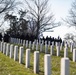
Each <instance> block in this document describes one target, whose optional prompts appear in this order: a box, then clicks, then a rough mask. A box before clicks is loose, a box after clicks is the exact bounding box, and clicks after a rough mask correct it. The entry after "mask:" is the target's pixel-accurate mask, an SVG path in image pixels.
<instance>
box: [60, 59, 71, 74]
mask: <svg viewBox="0 0 76 75" xmlns="http://www.w3.org/2000/svg"><path fill="white" fill-rule="evenodd" d="M69 66H70V64H69V58H62V59H61V74H60V75H70V74H69V73H70V71H69V69H70V67H69Z"/></svg>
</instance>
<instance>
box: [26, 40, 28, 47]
mask: <svg viewBox="0 0 76 75" xmlns="http://www.w3.org/2000/svg"><path fill="white" fill-rule="evenodd" d="M27 47H28V40H26V48H27Z"/></svg>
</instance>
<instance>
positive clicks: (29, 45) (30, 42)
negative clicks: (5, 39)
mask: <svg viewBox="0 0 76 75" xmlns="http://www.w3.org/2000/svg"><path fill="white" fill-rule="evenodd" d="M31 45H32V44H31V41H29V49H31Z"/></svg>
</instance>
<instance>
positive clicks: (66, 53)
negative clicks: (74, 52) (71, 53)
mask: <svg viewBox="0 0 76 75" xmlns="http://www.w3.org/2000/svg"><path fill="white" fill-rule="evenodd" d="M64 57H68V48H67V47H65V48H64Z"/></svg>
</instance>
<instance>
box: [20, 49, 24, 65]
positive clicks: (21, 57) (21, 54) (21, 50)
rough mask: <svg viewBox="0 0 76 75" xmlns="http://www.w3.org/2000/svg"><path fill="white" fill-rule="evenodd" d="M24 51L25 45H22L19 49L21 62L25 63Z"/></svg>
mask: <svg viewBox="0 0 76 75" xmlns="http://www.w3.org/2000/svg"><path fill="white" fill-rule="evenodd" d="M23 51H24V48H23V47H20V49H19V63H20V64H21V63H23Z"/></svg>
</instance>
